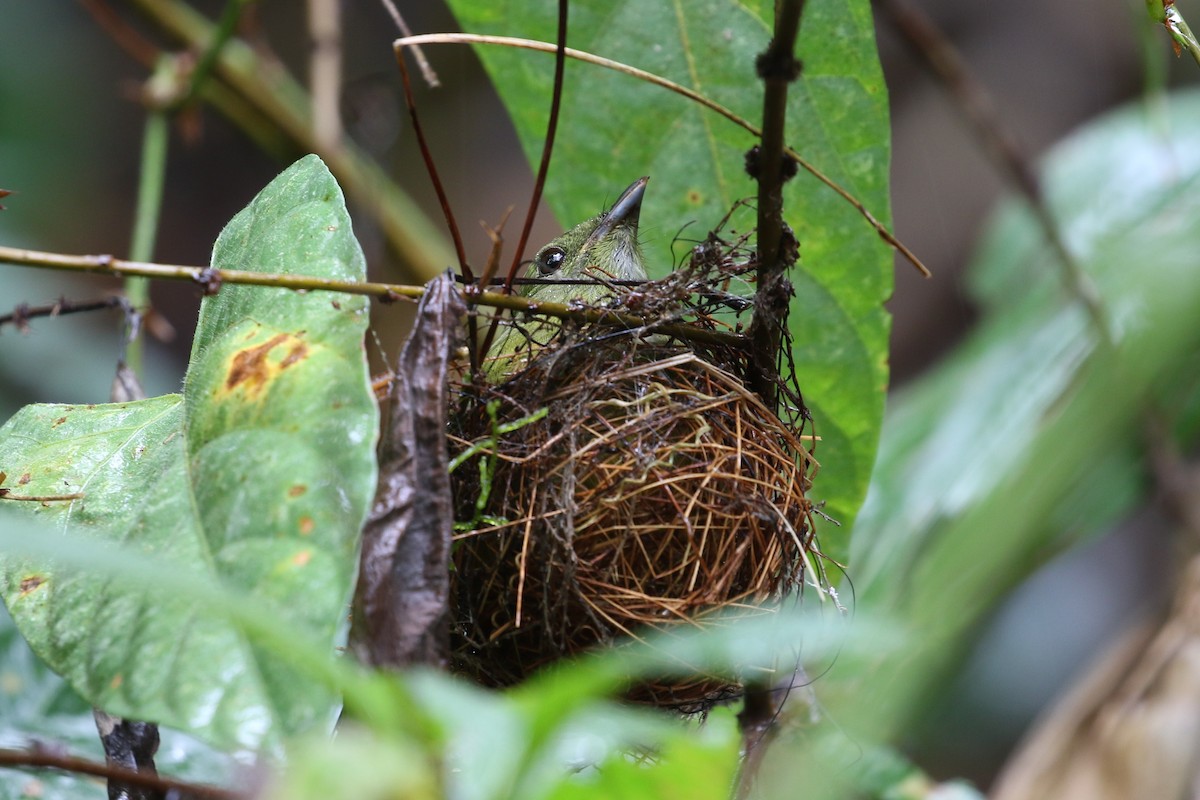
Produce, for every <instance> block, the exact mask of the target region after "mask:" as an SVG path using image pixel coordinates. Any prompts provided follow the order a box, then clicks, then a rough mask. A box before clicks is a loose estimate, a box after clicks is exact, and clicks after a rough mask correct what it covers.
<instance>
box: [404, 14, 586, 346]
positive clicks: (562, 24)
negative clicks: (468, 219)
mask: <svg viewBox="0 0 1200 800" xmlns="http://www.w3.org/2000/svg"><path fill="white" fill-rule="evenodd" d="M569 8H570V3H569V2H568V0H558V28H557V31H556V42H555V45H554V88H553V89H552V90H551V92H550V117H549V119H548V120H547V121H546V137H545V139H543V140H542V158H541V161H540V162H539V163H538V171H537V178H536V180H534V182H533V194H532V195H530V197H529V209H528V210H527V211H526V212H525V223H524V224H523V225H522V226H521V235H520V237H519V238H518V239H517V246H516V248H515V249H514V250H513V260H512V264H511V265H510V266H509V268H508V274H507V275H506V276H505V278H506V280H505V283H504V291H505V292H510V291H512V284H513V280H514V279H515V278H516V277H517V270H518V269H519V268H520V266H521V255H522V254H523V253H524V252H525V245H526V244H528V243H529V235H530V233H531V232H532V231H533V221H534V219H535V218H536V217H537V209H538V205H539V204H540V203H541V202H542V191H543V190H544V189H545V186H546V175H547V173H549V171H550V157H551V156H552V155H553V154H554V139H555V136H556V135H557V133H558V114H559V111H560V110H561V109H562V94H563V77H564V75H565V73H566V63H567V55H566V50H567V11H568V9H569ZM396 51H397V52H399V48H397V50H396ZM499 326H500V317H499V315H497V316H495V317H494V318H493V319H492V322H491V325H489V326H488V329H487V334H486V335H485V336H484V337H483V344H482V345H481V346H480V352H482V353H487V352H488V351H489V350H491V347H492V341H493V340H494V339H495V338H496V331H497V330H499ZM472 333H474V331H472ZM471 367H472V369H474V368H475V367H476V365H475V364H472V365H471Z"/></svg>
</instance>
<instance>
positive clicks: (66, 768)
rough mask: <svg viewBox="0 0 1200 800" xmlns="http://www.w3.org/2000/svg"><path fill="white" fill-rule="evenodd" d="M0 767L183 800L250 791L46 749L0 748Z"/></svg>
mask: <svg viewBox="0 0 1200 800" xmlns="http://www.w3.org/2000/svg"><path fill="white" fill-rule="evenodd" d="M0 767H9V768H13V767H17V768H25V769H55V770H61V771H63V772H69V773H73V774H76V775H93V776H95V777H97V778H106V779H108V780H110V781H120V782H122V783H126V784H132V785H135V786H145V787H147V788H149V789H158V790H161V791H175V792H179V793H180V794H181V795H182V796H184V797H190V798H200V799H201V800H244V798H249V797H250V796H251V794H250V792H239V791H236V790H233V789H223V788H221V787H219V786H209V785H207V784H203V783H189V782H187V781H180V780H174V779H172V778H164V777H162V776H160V775H148V774H146V773H143V772H136V771H134V770H129V769H123V768H121V767H110V766H109V765H107V764H101V763H99V762H96V761H88V760H87V759H84V758H76V757H74V756H66V755H59V754H57V753H53V752H51V751H49V750H47V749H45V748H31V749H29V750H12V749H7V748H5V749H0Z"/></svg>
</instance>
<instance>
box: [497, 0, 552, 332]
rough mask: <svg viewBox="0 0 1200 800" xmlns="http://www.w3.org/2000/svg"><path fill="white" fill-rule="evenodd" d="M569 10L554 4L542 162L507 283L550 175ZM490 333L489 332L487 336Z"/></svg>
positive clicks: (513, 275)
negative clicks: (555, 27)
mask: <svg viewBox="0 0 1200 800" xmlns="http://www.w3.org/2000/svg"><path fill="white" fill-rule="evenodd" d="M569 7H570V3H568V2H567V0H558V30H557V41H556V43H555V45H554V88H553V90H552V91H551V93H550V118H549V119H548V120H547V121H546V137H545V138H544V139H543V140H542V158H541V161H540V162H539V163H538V171H537V180H536V181H534V184H533V195H532V196H530V198H529V210H528V211H526V212H525V224H524V225H523V226H522V227H521V236H520V238H518V239H517V247H516V250H515V251H514V252H513V261H512V266H510V267H509V268H508V279H509V281H510V282H511V281H512V279H513V278H515V277H517V268H518V267H519V266H520V265H521V255H522V253H524V252H525V245H526V244H527V243H528V242H529V234H530V231H532V230H533V220H534V218H535V217H536V216H537V208H538V203H540V202H541V200H542V190H543V189H544V188H545V185H546V173H547V172H549V171H550V156H551V155H553V153H554V137H555V135H556V134H557V133H558V113H559V111H560V110H561V108H562V93H563V73H564V71H565V68H566V61H567V56H566V48H567V9H568V8H569ZM510 285H511V283H510ZM490 333H491V332H490V331H489V335H490ZM485 349H486V348H485Z"/></svg>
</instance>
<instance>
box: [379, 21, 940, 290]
mask: <svg viewBox="0 0 1200 800" xmlns="http://www.w3.org/2000/svg"><path fill="white" fill-rule="evenodd" d="M422 44H495V45H503V46H505V47H517V48H521V49H524V50H535V51H537V52H539V53H554V52H556V51H557V47H556V46H555V45H553V44H551V43H549V42H540V41H537V40H535V39H518V38H513V37H510V36H484V35H481V34H474V33H424V34H419V35H417V36H406V37H404V38H402V39H397V40H396V41H395V43H394V46H395V47H396V48H397V49H399V48H403V47H415V46H417V45H422ZM563 52H564V53H566V55H567V57H568V58H574V59H576V60H578V61H583V62H585V63H588V64H594V65H596V66H598V67H604V68H605V69H611V70H614V71H615V72H620V73H623V74H625V75H629V76H630V77H633V78H636V79H638V80H640V81H645V82H646V83H650V84H652V85H654V86H658V87H660V88H663V89H667V90H668V91H671V92H674V93H676V94H678V95H680V96H682V97H686V98H687V99H689V100H691V101H692V102H694V103H699V104H700V105H702V106H704V107H705V108H707V109H709V110H710V111H714V112H716V113H717V114H720V115H721V116H722V117H724V118H725V119H727V120H729V121H730V122H732V123H733V124H735V125H737V126H738V127H740V128H742V129H744V130H746V131H747V132H749V133H750V134H752V135H754V136H762V131H761V129H759V128H758V127H757V126H755V125H754V124H753V123H751V122H749V121H748V120H745V119H743V118H742V117H739V116H738V115H737V114H735V113H733V112H732V111H730V110H729V109H728V108H726V107H725V106H723V105H721V104H720V103H718V102H716V101H715V100H712V99H710V98H708V97H705V96H704V95H702V94H700V93H699V92H697V91H694V90H692V89H689V88H687V87H686V86H682V85H680V84H678V83H675V82H674V81H670V80H667V79H666V78H664V77H662V76H660V75H655V74H654V73H653V72H647V71H646V70H643V69H638V68H637V67H631V66H629V65H628V64H623V63H622V62H620V61H614V60H612V59H610V58H604V57H602V56H597V55H593V54H592V53H588V52H586V51H583V50H576V49H574V48H571V47H566V48H563ZM784 152H785V153H786V154H787V155H788V157H789V158H791V159H793V160H794V161H795V162H796V163H797V164H799V165H800V168H801V169H803V170H804V171H805V172H807V173H809V174H810V175H812V176H813V177H814V178H816V179H817V180H818V181H820V182H821V183H823V184H825V186H826V187H827V188H829V189H832V190H833V192H834V193H835V194H837V196H838V197H840V198H842V199H843V200H845V201H846V202H847V203H849V204H850V205H851V206H853V207H854V210H855V211H857V212H858V213H859V215H860V216H862V218H863V219H865V220H866V221H867V224H869V225H870V226H871V227H872V228H873V229H874V230H875V232H876V233H877V234H879V237H880V238H881V239H883V240H884V241H885V242H887V244H888V246H889V247H891V248H892V249H893V250H895V251H896V252H898V253H899V254H900V255H902V256H904V258H905V260H906V261H908V262H909V263H910V264H912V265H913V267H915V268H916V269H917V271H919V272H920V273H921V274H922V275H923V276H925V277H926V278H929V277H932V275H933V273H931V272H930V271H929V269H928V268H927V267H926V266H925V265H924V264H923V263H921V259H919V258H917V255H916V253H914V252H913V251H912V250H910V249H909V248H908V247H907V246H906V245H905V244H904V243H903V242H901V241H900V240H899V239H897V238H896V236H895V235H894V234H893V233H892V232H891V231H889V230H888V229H887V228H886V227H885V226H884V225H883V223H881V222H880V221H879V220H877V219H876V218H875V216H874V215H873V214H872V213H871V212H870V211H868V210H867V207H866V206H864V205H863V204H862V203H861V202H860V201H859V200H858V198H856V197H855V196H854V195H853V194H851V193H850V192H849V191H848V190H847V189H844V188H843V187H842V186H841V185H839V184H838V183H837V182H836V181H834V180H833V179H832V178H830V177H829V176H827V175H826V174H825V173H823V172H821V170H819V169H817V167H816V166H815V165H813V164H812V163H811V162H810V161H808V159H806V158H804V157H803V156H801V155H800V154H799V153H797V152H796V151H795V150H794V149H793V148H790V147H788V148H786V149H785V150H784Z"/></svg>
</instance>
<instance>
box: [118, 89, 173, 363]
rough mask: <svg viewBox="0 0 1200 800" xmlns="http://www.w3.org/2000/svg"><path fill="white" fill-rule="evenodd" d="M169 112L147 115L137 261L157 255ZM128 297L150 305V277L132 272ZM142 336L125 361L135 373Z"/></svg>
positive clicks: (141, 307) (134, 249)
mask: <svg viewBox="0 0 1200 800" xmlns="http://www.w3.org/2000/svg"><path fill="white" fill-rule="evenodd" d="M168 122H169V121H168V119H167V113H166V112H165V111H163V110H161V109H156V108H152V109H150V110H149V111H148V112H147V114H146V127H145V131H144V133H143V134H142V163H141V167H140V170H141V171H140V174H139V177H138V197H137V212H136V214H135V215H134V219H133V242H132V244H131V245H130V248H129V254H130V258H131V259H132V260H133V261H149V260H150V259H151V258H152V257H153V255H154V240H155V238H156V237H157V234H158V216H159V211H160V210H161V209H162V197H163V184H164V180H165V177H166V173H167V140H168V138H169V135H170V127H169V124H168ZM125 296H126V297H128V298H129V303H130V305H132V306H133V307H134V308H135V309H137V310H138V311H145V310H146V309H148V308H149V307H150V280H149V278H145V277H141V276H135V275H130V276H127V277H126V278H125ZM142 341H143V340H142V337H140V336H135V337H134V338H133V340H132V341H130V342H129V348H128V350H127V351H126V354H125V361H126V363H127V364H128V365H129V368H130V369H132V370H133V371H134V373H135V374H138V375H139V376H140V375H141V372H142Z"/></svg>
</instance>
